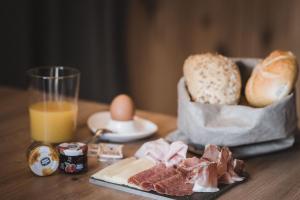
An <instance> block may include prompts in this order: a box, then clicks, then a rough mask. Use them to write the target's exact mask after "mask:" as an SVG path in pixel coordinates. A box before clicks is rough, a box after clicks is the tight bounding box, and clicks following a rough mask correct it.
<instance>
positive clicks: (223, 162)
mask: <svg viewBox="0 0 300 200" xmlns="http://www.w3.org/2000/svg"><path fill="white" fill-rule="evenodd" d="M231 158H232V155H231V152H230V150H229V149H228V147H223V148H222V149H221V151H220V153H219V157H218V160H217V169H218V177H221V176H223V175H224V174H225V172H227V168H228V165H229V164H230V161H231Z"/></svg>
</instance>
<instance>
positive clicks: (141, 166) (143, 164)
mask: <svg viewBox="0 0 300 200" xmlns="http://www.w3.org/2000/svg"><path fill="white" fill-rule="evenodd" d="M153 166H155V162H153V161H152V160H149V159H147V158H140V159H137V160H135V161H133V162H130V163H129V164H128V165H126V166H125V167H124V168H122V169H120V170H119V173H118V174H115V175H114V176H112V177H111V182H113V183H116V184H122V185H129V184H128V179H129V178H130V177H131V176H133V175H135V174H138V173H140V172H142V171H144V170H147V169H150V168H151V167H153Z"/></svg>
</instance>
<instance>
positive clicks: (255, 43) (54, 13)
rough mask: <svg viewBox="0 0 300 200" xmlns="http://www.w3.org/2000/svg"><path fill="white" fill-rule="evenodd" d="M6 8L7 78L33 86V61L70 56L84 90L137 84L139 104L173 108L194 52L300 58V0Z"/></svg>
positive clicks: (132, 89) (95, 92)
mask: <svg viewBox="0 0 300 200" xmlns="http://www.w3.org/2000/svg"><path fill="white" fill-rule="evenodd" d="M0 9H1V19H0V21H1V32H0V45H1V47H0V51H1V52H0V53H1V54H0V55H1V72H0V86H9V87H17V88H24V89H25V88H26V86H27V85H26V76H25V72H26V70H27V69H28V68H31V67H36V66H42V65H67V66H71V67H75V68H78V69H80V71H81V73H82V74H81V86H80V98H82V99H87V100H93V101H97V102H105V103H108V102H110V101H111V99H112V98H113V97H114V96H115V95H117V94H119V93H128V94H130V95H132V97H133V98H134V101H135V102H136V104H137V107H138V108H139V109H145V110H150V111H154V112H162V113H166V114H172V115H175V114H176V109H177V92H176V84H177V82H178V80H179V78H180V77H181V76H182V65H183V62H184V60H185V58H186V57H187V56H188V55H190V54H195V53H204V52H207V51H211V52H219V53H221V54H224V55H226V56H231V57H265V56H267V54H269V53H270V52H271V51H272V50H275V49H282V50H291V51H293V52H294V53H295V54H296V55H297V56H298V58H300V39H299V36H300V1H297V0H285V1H284V0H263V1H262V0H252V1H247V0H226V1H220V0H121V1H117V0H85V1H79V0H43V1H38V0H36V1H34V0H30V1H16V0H11V1H3V2H1V8H0ZM298 83H299V81H298ZM298 88H299V87H298ZM298 94H299V92H298ZM298 99H299V98H298ZM298 105H299V104H298ZM298 109H299V106H298ZM298 113H299V112H298Z"/></svg>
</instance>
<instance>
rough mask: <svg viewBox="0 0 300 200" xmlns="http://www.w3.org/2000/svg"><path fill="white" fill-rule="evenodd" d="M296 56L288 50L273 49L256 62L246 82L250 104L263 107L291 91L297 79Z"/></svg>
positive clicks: (246, 92)
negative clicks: (260, 60) (259, 61)
mask: <svg viewBox="0 0 300 200" xmlns="http://www.w3.org/2000/svg"><path fill="white" fill-rule="evenodd" d="M297 74H298V70H297V62H296V57H295V56H294V54H293V53H292V52H289V51H278V50H277V51H273V52H272V53H271V54H270V55H269V56H268V57H267V58H265V59H264V60H263V61H262V62H261V63H259V64H257V65H256V66H255V68H254V70H253V72H252V74H251V77H250V78H249V79H248V81H247V84H246V91H245V94H246V98H247V101H248V102H249V104H250V105H251V106H254V107H263V106H267V105H269V104H272V103H273V102H275V101H279V100H280V99H282V98H284V97H285V96H287V95H288V94H289V93H291V91H292V89H293V87H294V85H295V82H296V79H297Z"/></svg>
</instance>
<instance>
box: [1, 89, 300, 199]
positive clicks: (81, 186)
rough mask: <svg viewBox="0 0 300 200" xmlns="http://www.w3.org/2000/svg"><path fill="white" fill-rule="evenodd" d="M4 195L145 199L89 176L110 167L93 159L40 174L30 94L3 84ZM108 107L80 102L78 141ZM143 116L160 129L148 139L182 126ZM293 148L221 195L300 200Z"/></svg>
mask: <svg viewBox="0 0 300 200" xmlns="http://www.w3.org/2000/svg"><path fill="white" fill-rule="evenodd" d="M0 96H1V98H0V110H1V112H0V158H1V165H0V177H1V178H0V197H1V198H0V199H72V200H73V199H110V200H114V199H125V200H126V199H145V198H142V197H139V196H135V195H130V194H127V193H124V192H121V191H116V190H111V189H108V188H102V187H97V186H95V185H93V184H90V183H89V182H88V179H89V176H90V175H91V174H93V173H95V172H96V171H97V170H99V169H101V168H103V167H105V164H104V163H99V162H97V161H96V159H92V158H90V159H89V162H88V167H89V170H88V172H87V173H84V174H81V175H65V174H61V173H58V172H57V173H56V174H54V175H52V176H49V177H37V176H34V175H33V174H32V173H31V172H30V171H29V169H28V167H27V162H26V157H25V153H26V149H27V147H28V146H29V145H30V136H29V120H28V113H27V93H26V92H25V91H21V90H15V89H11V88H3V87H2V88H0ZM107 108H108V107H107V106H106V105H101V104H97V103H93V102H87V101H80V103H79V119H78V122H79V123H78V131H77V135H76V141H83V140H86V139H87V138H88V137H91V133H90V131H89V130H88V128H87V126H86V120H87V118H88V116H90V115H91V114H92V113H94V112H97V111H102V110H106V109H107ZM137 114H138V115H139V116H142V117H145V118H147V119H149V120H152V121H153V122H155V123H157V125H158V127H159V131H158V133H157V134H156V135H155V136H153V137H151V138H149V139H147V140H152V139H155V138H158V137H163V136H165V135H166V134H167V133H168V132H169V131H172V130H174V129H175V128H176V118H175V117H172V116H167V115H163V114H158V113H150V112H145V111H138V112H137ZM147 140H141V141H137V142H131V143H127V144H125V149H124V151H125V156H131V155H133V153H134V152H135V151H136V150H137V148H139V146H140V145H141V144H143V143H144V142H145V141H147ZM298 141H299V140H298V138H297V143H296V145H295V147H293V148H292V149H290V150H287V151H283V152H279V153H274V154H270V155H265V156H260V157H257V158H251V159H248V160H247V171H248V172H249V173H250V176H251V177H250V180H249V181H248V182H246V183H244V184H241V185H240V186H237V187H235V188H233V189H232V190H230V191H229V192H227V193H225V194H224V195H222V196H221V197H220V199H224V200H226V199H300V190H299V187H300V181H299V180H300V170H299V163H300V144H299V142H298Z"/></svg>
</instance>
